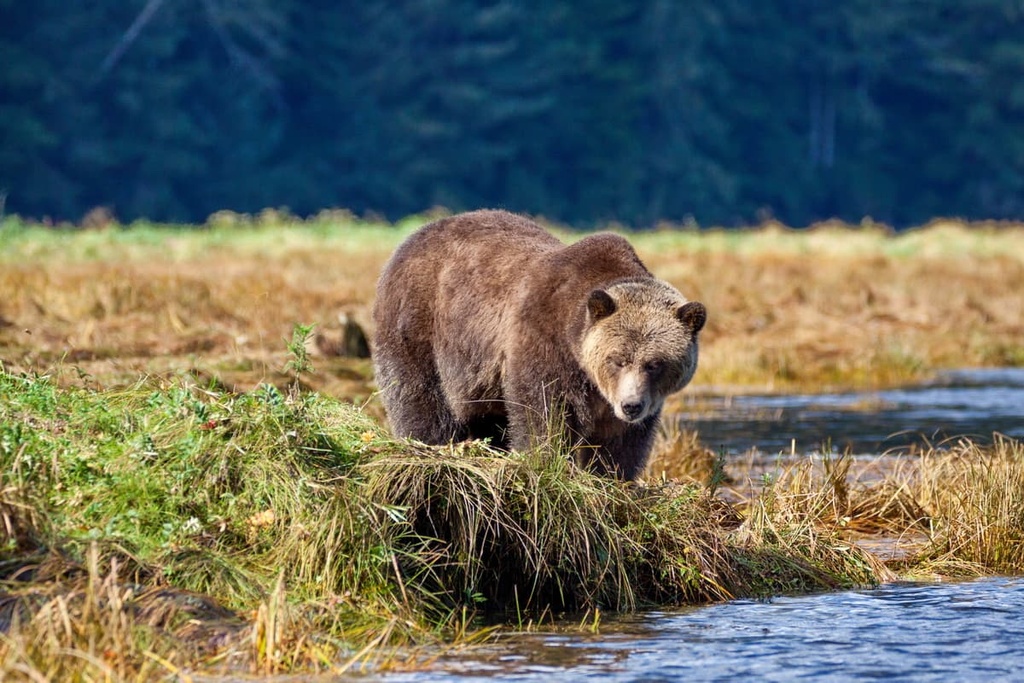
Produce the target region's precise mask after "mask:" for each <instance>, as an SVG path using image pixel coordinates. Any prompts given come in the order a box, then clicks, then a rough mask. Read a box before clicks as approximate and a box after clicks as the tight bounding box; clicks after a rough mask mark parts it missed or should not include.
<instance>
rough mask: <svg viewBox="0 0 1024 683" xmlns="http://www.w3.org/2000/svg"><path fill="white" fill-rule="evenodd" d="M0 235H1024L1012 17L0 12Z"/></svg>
mask: <svg viewBox="0 0 1024 683" xmlns="http://www.w3.org/2000/svg"><path fill="white" fill-rule="evenodd" d="M0 194H2V196H4V197H5V200H4V204H5V206H4V210H5V211H6V212H8V213H10V212H17V213H21V214H23V215H26V216H33V217H43V216H50V217H53V218H57V219H73V220H74V219H78V218H79V217H81V216H82V214H83V213H85V212H86V211H88V210H89V209H90V208H91V207H95V206H100V205H102V206H107V207H109V208H111V209H112V210H113V212H114V213H115V214H116V215H117V216H118V217H119V218H121V219H122V220H132V219H134V218H137V217H148V218H152V219H156V220H174V221H202V220H203V219H205V217H206V216H207V215H208V214H210V213H211V212H213V211H216V210H219V209H234V210H238V211H255V210H258V209H260V208H263V207H267V206H273V207H288V208H290V209H291V210H292V211H293V212H295V213H298V214H308V213H312V212H316V211H318V210H320V209H322V208H327V207H344V208H349V209H351V210H353V211H355V212H357V213H366V212H374V213H379V214H382V215H384V216H387V217H391V218H394V217H397V216H401V215H405V214H408V213H412V212H417V211H422V210H424V209H427V208H430V207H432V206H445V207H448V208H450V209H455V210H458V209H467V208H475V207H482V206H502V207H506V208H510V209H513V210H517V211H524V212H529V213H534V214H543V215H546V216H548V217H550V218H554V219H558V220H562V221H565V222H568V223H574V224H577V225H584V226H585V225H592V224H594V223H598V222H603V221H609V220H616V221H620V222H623V223H626V224H630V225H635V226H647V225H652V224H654V223H656V222H658V221H661V220H669V221H685V220H689V219H691V218H692V219H695V220H696V221H698V222H699V223H701V224H725V225H731V224H738V223H747V222H752V221H756V220H759V219H762V218H765V217H769V216H774V217H777V218H778V219H780V220H782V221H785V222H787V223H790V224H793V225H803V224H806V223H809V222H812V221H815V220H819V219H823V218H829V217H840V218H843V219H846V220H851V221H858V220H860V219H861V218H862V217H864V216H871V217H873V218H874V219H875V220H879V221H885V222H889V223H893V224H895V225H908V224H916V223H920V222H923V221H926V220H927V219H929V218H930V217H933V216H936V215H946V216H949V215H957V216H963V217H967V218H1017V219H1020V218H1024V2H1022V1H1021V0H972V1H971V2H963V1H962V0H894V1H892V2H877V0H847V1H845V2H821V1H820V0H764V1H763V2H749V1H748V0H686V1H685V2H684V1H681V0H648V1H646V2H633V3H629V2H622V1H621V0H572V1H561V2H559V1H557V0H556V1H550V0H516V1H513V0H363V1H360V2H336V1H334V0H94V1H92V2H88V3H76V2H68V1H67V0H32V1H31V2H30V1H29V0H0Z"/></svg>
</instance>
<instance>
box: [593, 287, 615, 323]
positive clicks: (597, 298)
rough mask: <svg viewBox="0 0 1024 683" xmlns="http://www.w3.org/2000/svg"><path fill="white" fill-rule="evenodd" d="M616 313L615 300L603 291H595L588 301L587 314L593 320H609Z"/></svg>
mask: <svg viewBox="0 0 1024 683" xmlns="http://www.w3.org/2000/svg"><path fill="white" fill-rule="evenodd" d="M614 312H615V299H613V298H612V295H611V294H609V293H608V292H606V291H604V290H603V289H595V290H594V291H593V292H591V293H590V298H589V299H587V313H589V314H590V319H591V320H600V319H601V318H607V317H608V316H610V315H611V314H612V313H614Z"/></svg>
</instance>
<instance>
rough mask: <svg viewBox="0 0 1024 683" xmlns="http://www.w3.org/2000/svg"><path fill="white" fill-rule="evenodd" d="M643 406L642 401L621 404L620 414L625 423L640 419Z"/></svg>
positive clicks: (643, 409)
mask: <svg viewBox="0 0 1024 683" xmlns="http://www.w3.org/2000/svg"><path fill="white" fill-rule="evenodd" d="M646 407H647V406H645V405H644V404H643V402H642V401H632V402H629V403H623V404H622V413H623V414H624V415H625V416H626V419H627V421H632V420H637V419H640V418H641V417H642V416H643V414H644V412H646V411H645V408H646Z"/></svg>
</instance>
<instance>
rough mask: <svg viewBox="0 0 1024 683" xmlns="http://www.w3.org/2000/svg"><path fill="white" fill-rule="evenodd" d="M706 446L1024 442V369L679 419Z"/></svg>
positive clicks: (744, 402) (781, 400) (711, 410)
mask: <svg viewBox="0 0 1024 683" xmlns="http://www.w3.org/2000/svg"><path fill="white" fill-rule="evenodd" d="M679 419H681V420H682V423H683V424H684V425H685V426H687V427H690V428H692V429H696V430H697V431H698V432H699V433H700V439H701V442H703V443H704V444H705V445H706V446H708V447H710V448H712V449H714V450H716V451H717V450H719V449H725V451H726V453H729V454H737V453H744V452H749V451H751V450H755V451H758V452H761V453H763V454H766V455H771V454H777V453H781V452H790V451H792V450H795V451H796V452H798V453H807V452H813V451H821V450H823V449H824V448H825V445H826V444H830V445H831V448H832V451H833V452H837V453H843V452H846V451H849V452H851V453H852V454H854V455H857V454H873V455H874V454H879V453H882V452H884V451H896V452H898V451H906V450H909V449H911V448H913V447H919V446H922V445H926V444H933V445H938V444H941V443H942V442H943V441H944V440H946V439H950V438H956V437H959V436H970V437H972V438H973V439H975V440H976V441H985V440H989V439H991V438H992V434H993V432H999V433H1001V434H1005V435H1007V436H1012V437H1015V438H1018V439H1021V438H1024V368H999V369H986V370H960V371H956V372H949V373H946V374H943V375H941V376H939V377H938V379H936V380H935V381H934V382H930V383H928V384H923V385H920V386H913V387H908V388H904V389H889V390H885V391H872V392H859V393H836V394H814V395H772V396H756V395H755V396H737V397H731V398H715V399H710V400H705V401H702V402H701V406H700V410H695V411H693V412H692V413H682V414H680V415H679Z"/></svg>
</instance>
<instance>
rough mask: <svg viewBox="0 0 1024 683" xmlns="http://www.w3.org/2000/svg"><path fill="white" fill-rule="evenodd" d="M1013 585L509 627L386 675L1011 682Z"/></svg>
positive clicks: (1019, 601)
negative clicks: (459, 650)
mask: <svg viewBox="0 0 1024 683" xmlns="http://www.w3.org/2000/svg"><path fill="white" fill-rule="evenodd" d="M1022 611H1024V580H1021V579H1006V578H995V579H982V580H977V581H971V582H964V583H949V584H890V585H886V586H882V587H880V588H875V589H870V590H859V591H846V592H842V593H825V594H819V595H805V596H797V597H782V598H776V599H774V600H771V601H754V600H736V601H733V602H729V603H725V604H720V605H712V606H708V607H700V608H690V609H686V610H679V611H671V612H649V613H647V614H644V615H635V616H633V617H629V618H623V619H621V620H617V621H611V622H607V623H606V624H605V625H604V626H603V627H602V629H601V631H602V632H601V633H600V634H598V635H592V634H581V633H573V634H571V635H570V634H565V633H558V634H537V633H533V634H516V635H512V636H509V637H508V638H507V639H505V640H504V641H503V642H501V643H499V644H498V645H495V646H493V647H490V648H488V649H487V650H486V651H483V652H479V653H473V654H468V655H463V656H461V657H458V658H453V659H444V660H442V661H440V662H438V663H437V665H436V667H435V668H434V669H432V670H431V671H426V672H417V673H415V674H395V675H390V676H386V680H393V681H417V682H420V681H442V680H451V679H453V678H455V679H457V680H460V681H472V680H481V681H485V680H486V681H548V680H557V681H594V680H602V681H684V680H685V681H754V680H756V681H791V680H798V679H810V680H815V681H830V680H835V681H851V680H854V681H855V680H878V679H892V680H901V681H954V680H956V681H963V680H969V681H970V680H977V681H1020V680H1024V621H1022V620H1021V619H1020V616H1019V615H1020V614H1021V612H1022Z"/></svg>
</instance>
